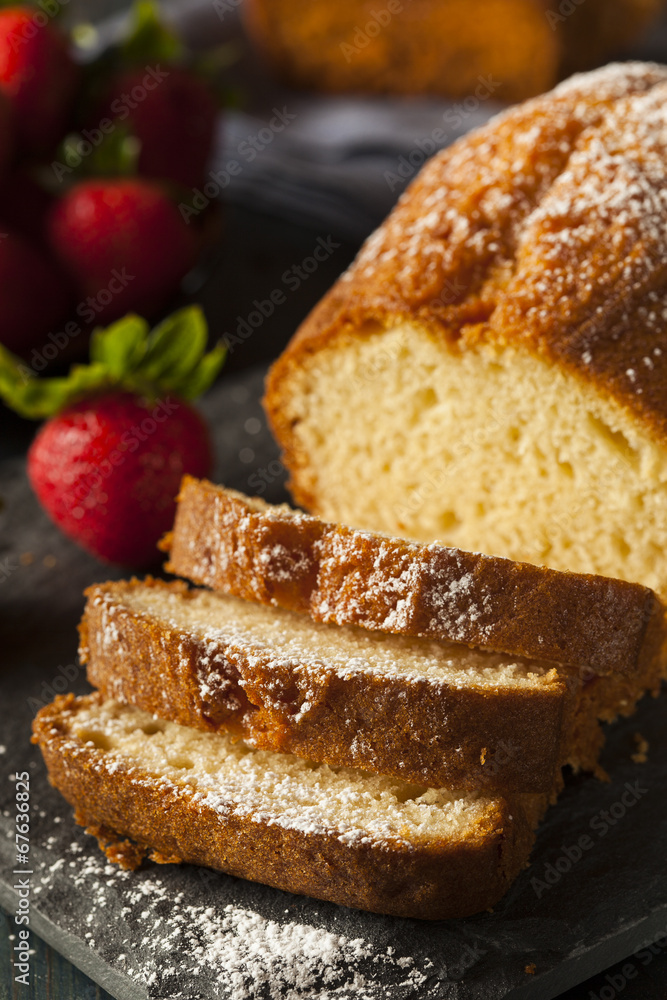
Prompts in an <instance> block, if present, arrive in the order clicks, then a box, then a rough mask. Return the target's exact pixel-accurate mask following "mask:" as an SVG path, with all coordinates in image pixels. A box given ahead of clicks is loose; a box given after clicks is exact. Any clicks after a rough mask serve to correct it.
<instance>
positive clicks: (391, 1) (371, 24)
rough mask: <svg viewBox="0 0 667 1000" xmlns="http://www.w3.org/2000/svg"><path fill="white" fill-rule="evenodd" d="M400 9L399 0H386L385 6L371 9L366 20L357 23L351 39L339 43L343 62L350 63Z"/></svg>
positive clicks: (401, 9) (400, 11)
mask: <svg viewBox="0 0 667 1000" xmlns="http://www.w3.org/2000/svg"><path fill="white" fill-rule="evenodd" d="M402 11H403V4H402V3H401V0H388V3H387V4H386V6H384V7H381V8H380V9H379V10H371V12H370V17H369V19H368V21H366V23H365V24H363V25H362V24H359V25H357V27H356V28H355V30H354V34H353V35H352V38H351V40H350V41H349V42H341V43H340V50H341V52H342V53H343V55H344V56H345V62H346V63H351V62H352V60H353V59H354V58H355V56H358V55H359V53H360V52H363V50H364V49H365V48H366V46H367V45H370V43H371V41H372V40H373V39H374V38H377V36H378V35H379V34H380V32H381V31H382V30H383V29H384V28H386V27H387V26H388V25H389V24H391V22H392V20H393V19H394V17H395V16H396V14H400V13H402Z"/></svg>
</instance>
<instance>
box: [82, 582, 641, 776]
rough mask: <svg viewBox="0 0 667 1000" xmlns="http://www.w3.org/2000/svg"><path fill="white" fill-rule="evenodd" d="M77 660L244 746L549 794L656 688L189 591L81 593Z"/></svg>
mask: <svg viewBox="0 0 667 1000" xmlns="http://www.w3.org/2000/svg"><path fill="white" fill-rule="evenodd" d="M86 593H87V597H88V602H87V605H86V609H85V612H84V616H83V620H82V623H81V626H80V632H81V644H80V650H79V654H80V657H81V660H82V662H85V663H86V664H87V671H88V680H89V681H90V682H91V684H93V685H94V686H95V687H96V688H98V689H99V690H100V691H101V692H102V693H103V694H104V695H105V696H106V697H108V698H113V699H116V700H118V701H122V702H126V703H129V704H132V705H136V706H137V707H138V708H141V709H144V710H145V711H148V712H151V713H153V714H155V715H156V716H158V717H160V718H162V719H168V720H171V721H173V722H177V723H181V724H183V725H187V726H192V727H194V728H198V729H203V730H209V731H221V730H227V731H229V732H231V733H233V734H235V735H240V736H242V737H243V738H244V739H245V740H246V741H247V742H249V743H252V744H253V745H254V746H256V747H258V748H261V749H266V750H273V751H279V752H287V753H292V754H296V755H297V756H299V757H304V758H309V759H312V760H315V761H318V762H324V763H327V764H330V765H332V766H334V767H341V766H350V767H358V768H363V769H365V770H370V771H374V772H377V773H381V774H388V775H393V776H395V777H397V778H400V779H402V780H405V781H410V782H416V783H419V784H423V785H427V786H430V787H435V788H438V787H441V786H442V787H448V788H465V789H476V790H488V791H493V792H501V793H504V792H506V791H508V790H511V791H519V792H546V793H548V792H549V791H551V790H553V789H554V788H555V787H557V786H558V785H559V784H560V781H561V775H560V771H561V768H562V766H563V765H564V764H565V763H569V764H571V765H572V766H573V767H575V768H583V769H586V770H593V769H594V768H595V765H596V762H597V758H598V755H599V752H600V750H601V747H602V744H603V741H604V739H603V734H602V730H601V727H600V725H599V724H598V719H605V720H609V719H612V718H614V717H615V716H616V715H618V714H625V715H627V714H630V713H631V712H632V711H633V710H634V707H635V705H636V703H637V701H638V699H639V698H640V697H641V696H642V695H643V694H644V693H645V692H646V691H647V690H655V689H657V687H658V686H659V683H660V669H659V665H658V663H657V662H656V661H655V660H654V661H652V662H650V663H648V664H646V665H645V667H644V668H643V670H642V671H641V672H640V673H635V674H634V675H633V676H623V675H616V676H610V677H604V678H601V677H597V676H595V675H594V674H592V673H583V672H580V671H573V670H569V669H567V668H564V667H559V666H556V665H554V664H550V663H545V662H543V661H535V660H526V659H522V658H519V657H515V658H512V657H508V656H506V655H502V654H497V653H490V652H485V651H482V650H473V649H469V648H468V647H467V646H463V645H460V644H457V643H452V642H433V641H428V640H424V639H415V638H408V637H404V636H393V635H385V634H382V633H377V632H368V631H365V630H364V629H360V628H355V627H353V626H347V627H344V626H337V625H321V624H316V623H314V622H311V621H310V619H309V618H308V617H306V616H305V615H298V614H295V613H294V612H290V611H285V610H282V609H278V608H271V607H264V606H262V605H259V604H255V603H250V602H246V601H242V600H240V599H238V598H235V597H229V596H226V595H223V594H216V593H212V592H210V591H207V590H189V589H188V588H187V587H186V585H185V584H183V583H181V582H174V583H171V584H167V583H163V582H161V581H157V580H152V579H150V578H149V579H148V580H146V581H144V582H141V581H139V580H134V581H130V582H118V583H106V584H99V585H96V586H94V587H91V588H90V589H89V590H88V591H87V592H86Z"/></svg>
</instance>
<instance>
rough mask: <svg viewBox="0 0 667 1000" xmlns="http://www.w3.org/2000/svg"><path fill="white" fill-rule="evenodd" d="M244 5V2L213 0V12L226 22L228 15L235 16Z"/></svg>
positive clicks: (241, 0) (240, 0)
mask: <svg viewBox="0 0 667 1000" xmlns="http://www.w3.org/2000/svg"><path fill="white" fill-rule="evenodd" d="M242 3H243V0H213V10H214V11H215V12H216V14H217V15H218V17H219V18H220V20H221V21H224V19H225V18H226V17H227V15H228V14H235V13H236V11H237V10H238V9H239V7H240V6H241V4H242Z"/></svg>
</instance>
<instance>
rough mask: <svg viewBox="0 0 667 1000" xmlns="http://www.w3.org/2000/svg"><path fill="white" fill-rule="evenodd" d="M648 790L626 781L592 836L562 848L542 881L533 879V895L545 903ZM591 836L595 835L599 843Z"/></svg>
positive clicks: (598, 817) (594, 822) (598, 816)
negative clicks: (547, 896)
mask: <svg viewBox="0 0 667 1000" xmlns="http://www.w3.org/2000/svg"><path fill="white" fill-rule="evenodd" d="M648 791H649V790H648V788H643V787H642V785H641V781H639V780H638V781H635V782H630V781H626V783H625V786H624V791H623V793H622V795H621V796H620V798H618V799H617V800H616V802H614V803H613V804H612V805H611V806H610V807H609V809H601V810H600V812H598V813H596V814H595V816H593V818H592V819H591V821H590V822H589V824H588V828H589V831H590V833H582V834H581V835H580V836H579V837H578V839H577V840H576V842H575V843H574V844H570V845H569V846H568V845H565V844H563V845H562V846H561V853H560V855H559V856H558V857H557V858H556V859H555V861H547V862H546V864H545V865H544V866H543V870H542V877H541V878H539V877H537V876H535V875H534V876H533V877H532V878H531V880H530V884H531V887H532V889H533V892H534V893H535V895H536V896H537V898H538V899H541V898H542V896H543V895H544V893H545V892H547V890H549V889H553V887H554V886H555V885H558V883H559V882H560V880H561V879H562V878H563V876H564V875H567V873H568V872H569V871H571V870H572V868H573V867H574V865H576V864H577V862H578V861H581V859H582V858H583V856H584V854H586V853H587V852H588V851H591V850H592V849H593V848H594V847H595V844H596V843H597V842H598V841H599V840H601V839H602V838H603V837H606V836H607V834H608V833H609V831H610V830H613V829H614V827H615V826H616V825H617V824H618V823H620V821H621V820H622V819H623V818H624V816H626V815H627V813H628V811H629V810H630V809H633V808H634V807H635V806H636V805H637V803H638V802H639V801H640V800H641V799H643V797H644V796H645V795H648ZM591 834H595V835H596V837H597V840H596V839H594V837H593V836H591Z"/></svg>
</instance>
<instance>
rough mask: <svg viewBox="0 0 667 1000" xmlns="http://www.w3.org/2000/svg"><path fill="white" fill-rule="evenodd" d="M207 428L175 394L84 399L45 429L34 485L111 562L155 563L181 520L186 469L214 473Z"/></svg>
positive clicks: (34, 462) (56, 515)
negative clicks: (177, 516) (179, 497)
mask: <svg viewBox="0 0 667 1000" xmlns="http://www.w3.org/2000/svg"><path fill="white" fill-rule="evenodd" d="M211 461H212V456H211V444H210V439H209V434H208V428H207V427H206V424H205V423H204V421H203V420H202V418H201V417H200V415H199V413H197V411H196V410H194V409H193V408H192V407H191V406H190V405H189V404H188V403H186V402H184V401H183V400H182V399H177V398H176V397H168V398H167V399H164V400H161V401H160V402H157V403H155V402H151V403H147V402H145V401H144V400H142V399H139V398H138V397H137V396H134V395H132V394H130V393H122V392H110V393H106V394H103V395H101V396H93V397H91V398H89V399H84V400H82V401H81V402H79V403H75V404H74V405H73V406H70V407H68V408H67V409H66V410H64V411H63V412H62V413H61V414H60V415H59V416H56V417H53V419H51V420H49V421H48V422H47V423H46V424H45V425H44V427H42V429H41V430H40V432H39V433H38V435H37V437H36V438H35V440H34V442H33V444H32V446H31V448H30V452H29V455H28V476H29V477H30V482H31V484H32V487H33V489H34V491H35V493H36V494H37V496H38V497H39V500H40V502H41V504H42V506H43V507H44V509H45V510H46V511H48V513H49V515H50V516H51V518H52V519H53V520H54V521H55V523H56V524H57V525H58V526H59V527H60V528H61V529H62V531H64V532H65V534H66V535H69V537H70V538H73V539H74V540H75V541H76V542H78V543H79V545H81V546H83V548H85V549H87V550H88V551H89V552H92V553H93V555H96V556H98V557H99V558H100V559H104V560H105V561H108V562H114V563H121V564H122V565H127V566H150V565H151V564H153V563H155V562H156V559H157V549H156V545H157V542H158V540H159V538H160V537H161V536H162V535H163V534H164V533H165V531H168V529H169V528H170V527H171V525H172V523H173V520H174V511H175V503H174V498H175V496H176V494H177V493H178V487H179V484H180V481H181V477H182V476H183V473H185V472H189V473H191V474H192V475H194V476H200V477H202V476H208V475H210V472H211Z"/></svg>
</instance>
